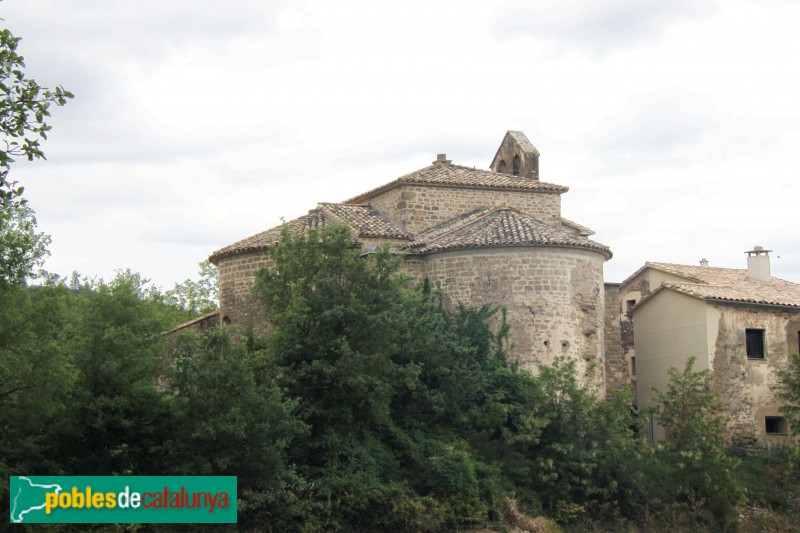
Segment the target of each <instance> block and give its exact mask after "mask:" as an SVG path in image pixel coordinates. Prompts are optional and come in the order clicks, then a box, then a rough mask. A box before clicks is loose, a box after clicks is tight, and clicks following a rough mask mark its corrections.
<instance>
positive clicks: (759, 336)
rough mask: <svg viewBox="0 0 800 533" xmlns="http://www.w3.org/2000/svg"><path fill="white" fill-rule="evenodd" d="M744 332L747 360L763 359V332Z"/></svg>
mask: <svg viewBox="0 0 800 533" xmlns="http://www.w3.org/2000/svg"><path fill="white" fill-rule="evenodd" d="M744 332H745V340H746V344H747V358H748V359H764V330H763V329H746V330H744Z"/></svg>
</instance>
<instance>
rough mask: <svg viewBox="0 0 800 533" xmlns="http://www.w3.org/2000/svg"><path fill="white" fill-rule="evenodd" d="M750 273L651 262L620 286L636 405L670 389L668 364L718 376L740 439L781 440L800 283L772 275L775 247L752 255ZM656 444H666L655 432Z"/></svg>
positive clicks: (797, 337) (798, 335) (799, 338)
mask: <svg viewBox="0 0 800 533" xmlns="http://www.w3.org/2000/svg"><path fill="white" fill-rule="evenodd" d="M746 253H747V254H748V257H747V266H748V268H747V269H733V268H714V267H710V266H708V262H707V261H705V260H703V261H701V266H687V265H676V264H669V263H651V262H648V263H646V264H645V265H644V266H643V267H642V268H640V269H639V270H637V271H636V272H635V273H634V274H633V275H631V276H630V277H629V278H628V279H626V280H625V281H624V282H622V283H621V284H620V286H619V287H618V289H617V293H618V296H617V297H618V299H619V300H618V301H619V302H620V311H621V313H620V314H621V317H622V318H621V322H620V323H621V328H620V329H621V332H622V336H621V341H622V345H623V352H622V354H623V356H622V357H623V360H624V361H626V362H627V367H628V370H629V373H630V376H631V377H633V376H635V378H634V379H635V383H636V390H637V402H638V405H639V406H640V407H643V406H647V405H649V403H650V400H651V397H652V390H651V389H652V387H657V388H658V389H660V390H662V391H663V390H665V389H666V386H667V382H668V376H667V370H668V369H669V368H670V367H676V368H678V369H683V368H684V367H685V365H686V362H687V360H688V359H689V357H692V356H694V357H696V358H697V363H696V365H695V368H696V369H699V370H702V369H708V370H710V371H711V386H712V387H713V389H714V390H715V391H717V392H718V393H719V397H720V399H721V400H722V402H723V403H724V405H725V406H726V408H727V411H728V415H729V417H730V426H729V429H730V431H731V433H732V434H735V435H738V436H740V437H743V438H744V439H745V440H746V441H749V442H755V441H758V442H759V443H761V444H769V443H770V442H776V441H777V442H780V441H781V440H783V439H785V437H786V435H787V434H788V427H787V424H786V422H785V420H784V419H783V417H782V415H781V414H780V412H779V410H778V409H779V407H780V405H781V404H780V402H779V401H778V400H777V399H776V397H775V390H776V387H777V383H778V372H779V371H781V370H783V369H785V368H786V366H787V363H788V360H789V355H790V354H791V353H797V352H798V350H800V346H798V343H799V342H800V285H799V284H796V283H791V282H789V281H785V280H782V279H778V278H775V277H772V276H771V275H770V264H769V261H770V260H769V250H764V249H762V248H761V247H755V249H753V250H751V251H749V252H746ZM652 431H653V433H652V437H653V438H654V439H655V440H659V439H661V438H663V436H664V432H663V428H660V427H658V426H654V427H653V428H652Z"/></svg>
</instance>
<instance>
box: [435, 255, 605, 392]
mask: <svg viewBox="0 0 800 533" xmlns="http://www.w3.org/2000/svg"><path fill="white" fill-rule="evenodd" d="M598 255H599V254H596V253H594V252H589V251H584V250H572V249H558V248H491V249H467V250H456V251H449V252H442V253H437V254H432V255H431V256H429V257H428V258H427V259H426V261H425V275H426V276H427V277H428V279H429V280H430V282H431V284H432V286H434V287H438V288H441V289H442V292H443V293H444V296H445V303H446V304H450V305H456V304H457V303H458V302H469V303H470V304H471V305H475V306H480V305H483V304H490V305H497V306H503V307H505V308H506V310H507V320H508V323H509V326H510V327H511V332H512V339H513V343H514V346H513V348H512V350H511V354H512V357H514V358H515V359H517V360H519V361H520V362H521V363H522V365H523V367H526V368H528V369H529V370H535V364H536V363H546V364H549V363H552V362H553V359H554V358H555V357H556V356H558V355H572V356H577V357H576V361H577V363H578V369H579V371H580V373H581V374H583V373H584V372H585V370H586V365H587V364H589V363H594V364H595V365H596V366H598V368H597V370H598V372H600V376H599V377H600V378H602V372H603V371H604V369H603V323H602V321H603V308H604V293H603V291H601V290H600V287H602V283H603V260H602V257H597V256H598Z"/></svg>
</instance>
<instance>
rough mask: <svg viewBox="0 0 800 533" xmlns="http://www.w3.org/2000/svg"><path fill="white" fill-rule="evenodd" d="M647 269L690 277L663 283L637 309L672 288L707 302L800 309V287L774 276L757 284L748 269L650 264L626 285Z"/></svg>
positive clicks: (641, 269) (637, 272)
mask: <svg viewBox="0 0 800 533" xmlns="http://www.w3.org/2000/svg"><path fill="white" fill-rule="evenodd" d="M647 268H654V269H656V270H660V271H662V272H666V273H667V274H673V275H675V276H680V277H683V278H686V281H685V282H667V283H664V284H662V285H661V286H660V287H658V288H656V289H655V290H653V291H651V292H650V293H648V294H647V295H646V296H645V297H644V298H642V299H641V300H640V301H639V303H638V304H637V305H636V307H639V306H640V305H641V304H643V303H644V302H645V301H647V300H649V299H650V298H652V297H653V296H654V295H655V294H656V293H657V292H659V291H661V290H663V289H672V290H674V291H677V292H680V293H682V294H686V295H688V296H693V297H695V298H701V299H703V300H721V301H728V302H732V303H734V302H739V303H752V304H761V305H776V306H782V307H798V308H800V284H797V283H792V282H791V281H786V280H783V279H780V278H776V277H772V278H771V280H772V281H771V282H770V283H762V282H759V281H753V280H751V279H750V278H748V277H747V269H743V268H741V269H740V268H716V267H703V266H689V265H676V264H672V263H653V262H649V261H648V262H647V263H645V265H644V267H642V268H640V269H639V270H637V271H636V273H635V274H634V275H633V276H631V277H629V278H628V279H627V280H625V281H624V282H623V285H624V284H625V283H627V282H628V281H630V280H631V279H633V278H634V277H635V276H636V275H638V274H639V273H640V272H643V271H644V270H645V269H647Z"/></svg>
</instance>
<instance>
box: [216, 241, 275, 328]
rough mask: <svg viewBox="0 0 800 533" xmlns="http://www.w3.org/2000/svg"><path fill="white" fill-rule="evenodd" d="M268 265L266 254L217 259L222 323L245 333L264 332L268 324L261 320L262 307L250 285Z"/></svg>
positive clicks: (268, 259) (270, 264)
mask: <svg viewBox="0 0 800 533" xmlns="http://www.w3.org/2000/svg"><path fill="white" fill-rule="evenodd" d="M271 266H272V260H271V259H270V258H269V255H268V254H267V252H266V251H260V252H249V253H244V254H239V255H234V256H230V257H223V258H222V259H220V260H219V262H218V265H217V268H219V305H220V316H221V317H222V319H221V321H222V323H230V324H232V325H235V326H238V327H239V328H240V329H242V330H244V331H250V330H252V331H253V332H255V333H266V330H267V321H266V319H265V318H264V311H263V304H262V303H261V302H260V301H259V300H258V298H256V297H255V296H254V295H253V282H254V281H255V273H256V271H258V270H259V269H261V268H269V267H271ZM226 317H227V320H226ZM228 320H229V321H230V322H228Z"/></svg>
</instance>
